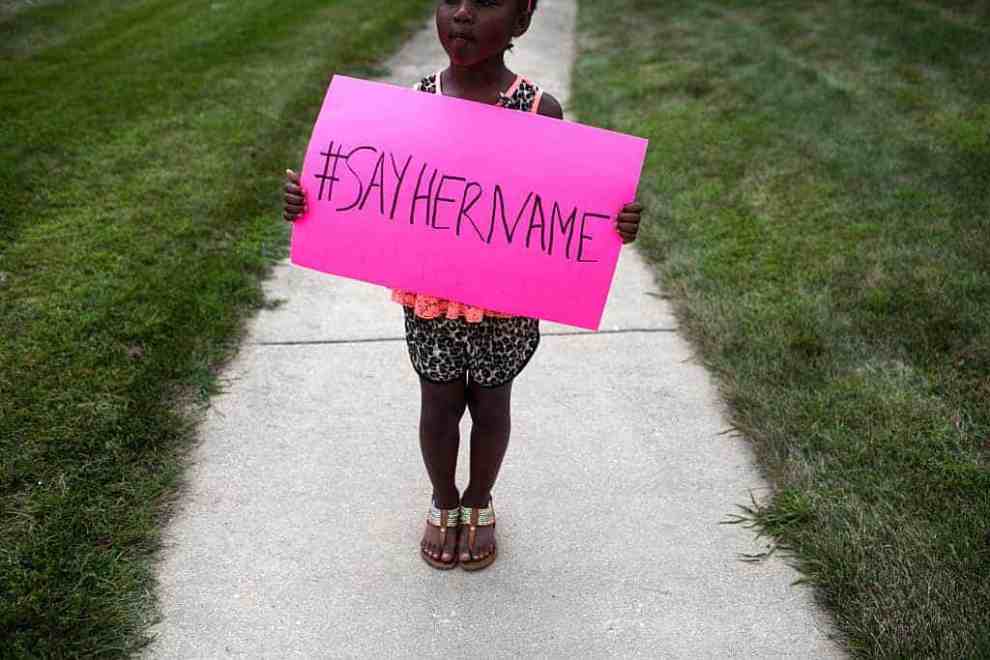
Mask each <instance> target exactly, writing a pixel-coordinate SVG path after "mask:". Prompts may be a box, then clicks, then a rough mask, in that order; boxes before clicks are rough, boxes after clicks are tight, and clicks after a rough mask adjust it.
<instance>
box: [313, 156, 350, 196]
mask: <svg viewBox="0 0 990 660" xmlns="http://www.w3.org/2000/svg"><path fill="white" fill-rule="evenodd" d="M343 153H344V149H343V147H341V146H340V145H337V153H334V152H333V142H332V141H331V142H330V147H329V148H328V149H327V150H326V151H321V152H320V155H321V156H323V174H315V175H314V176H315V177H316V178H317V179H319V180H320V192H319V195H317V200H318V201H321V202H322V201H323V199H324V197H323V195H324V192H326V200H327V201H328V202H329V201H331V200H332V199H333V184H334V183H336V182H338V181H340V179H339V178H337V164H338V163H339V162H340V159H341V158H343V159H344V160H347V158H346V157H344V156H343ZM331 163H333V164H332V165H331Z"/></svg>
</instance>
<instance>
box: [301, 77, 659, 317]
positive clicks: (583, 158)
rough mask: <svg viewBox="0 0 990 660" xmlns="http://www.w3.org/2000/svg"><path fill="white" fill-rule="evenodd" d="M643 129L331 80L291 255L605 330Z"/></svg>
mask: <svg viewBox="0 0 990 660" xmlns="http://www.w3.org/2000/svg"><path fill="white" fill-rule="evenodd" d="M646 147H647V142H646V140H643V139H640V138H636V137H631V136H628V135H623V134H620V133H614V132H610V131H605V130H601V129H597V128H592V127H589V126H584V125H581V124H577V123H573V122H565V121H560V120H557V119H551V118H549V117H543V116H540V115H536V114H533V113H524V112H519V111H509V110H505V109H504V108H499V107H496V106H489V105H485V104H482V103H475V102H472V101H464V100H460V99H454V98H449V97H444V96H437V95H435V94H424V93H423V92H418V91H416V90H413V89H407V88H402V87H396V86H393V85H385V84H381V83H373V82H368V81H364V80H358V79H355V78H348V77H345V76H339V75H338V76H334V78H333V81H332V82H331V84H330V88H329V90H328V91H327V95H326V98H325V99H324V101H323V108H322V110H321V111H320V115H319V119H318V120H317V122H316V126H315V127H314V129H313V135H312V138H311V140H310V143H309V147H308V149H307V151H306V158H305V161H304V162H303V168H302V173H301V179H302V185H303V188H304V189H305V190H306V195H307V203H308V211H307V213H306V215H304V216H303V217H302V218H300V219H298V220H297V221H296V222H295V223H294V225H293V229H292V244H291V262H292V263H293V264H296V265H298V266H302V267H305V268H311V269H314V270H318V271H321V272H325V273H331V274H334V275H340V276H343V277H348V278H353V279H357V280H362V281H364V282H371V283H373V284H379V285H382V286H386V287H394V288H400V289H405V290H408V291H416V292H419V293H425V294H429V295H433V296H438V297H442V298H446V299H449V300H456V301H459V302H462V303H466V304H470V305H474V306H477V307H484V308H487V309H493V310H496V311H500V312H504V313H507V314H514V315H519V316H530V317H535V318H540V319H544V320H548V321H556V322H559V323H564V324H568V325H573V326H577V327H581V328H589V329H593V330H597V329H598V326H599V323H600V322H601V316H602V311H603V310H604V307H605V301H606V299H607V297H608V291H609V288H610V286H611V283H612V277H613V275H614V273H615V266H616V262H617V261H618V256H619V250H620V248H621V247H622V240H621V238H620V237H619V235H618V234H617V233H616V230H615V217H616V215H617V214H618V213H619V211H620V209H621V208H622V206H623V205H624V204H626V203H629V202H631V201H633V200H634V199H635V198H636V187H637V185H638V183H639V177H640V173H641V171H642V167H643V161H644V159H645V156H646Z"/></svg>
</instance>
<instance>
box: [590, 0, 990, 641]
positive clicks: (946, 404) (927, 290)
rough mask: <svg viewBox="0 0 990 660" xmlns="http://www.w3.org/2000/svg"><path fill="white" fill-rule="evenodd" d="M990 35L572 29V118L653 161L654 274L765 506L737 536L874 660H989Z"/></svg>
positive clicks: (934, 17)
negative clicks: (627, 142) (632, 143)
mask: <svg viewBox="0 0 990 660" xmlns="http://www.w3.org/2000/svg"><path fill="white" fill-rule="evenodd" d="M940 5H942V6H940ZM979 11H981V10H980V9H979V7H978V6H977V5H973V7H972V12H979ZM988 18H990V16H986V15H979V14H966V13H964V9H961V8H960V6H958V5H952V4H951V3H948V2H943V3H936V2H918V3H910V4H906V3H891V2H865V3H854V2H852V1H851V0H842V1H841V2H836V3H783V2H772V3H759V2H755V0H754V1H742V0H736V1H732V2H721V3H718V2H686V1H680V2H667V3H644V2H637V1H635V0H616V1H615V2H609V3H607V4H606V3H596V2H591V1H589V0H584V1H583V2H582V3H581V13H580V19H579V22H580V28H579V29H580V35H579V44H580V54H579V58H578V62H577V65H576V69H575V76H574V80H575V90H574V103H573V109H574V111H575V112H576V114H577V116H578V118H579V120H580V121H585V122H587V123H591V124H594V125H598V126H603V127H606V128H612V129H615V130H619V131H628V132H634V133H637V134H639V135H643V136H644V137H647V138H649V139H650V142H651V152H650V157H649V161H648V163H647V167H646V171H645V174H644V180H643V186H642V189H641V195H642V196H643V197H644V199H645V200H646V201H647V202H648V208H650V209H651V210H652V212H653V217H651V218H648V219H647V221H646V226H645V227H644V232H643V234H644V235H643V238H642V241H641V245H640V248H641V249H642V250H643V252H644V253H645V254H646V256H647V257H648V258H649V259H650V260H651V261H652V263H653V264H654V265H655V266H656V269H657V273H658V277H659V279H660V281H661V283H662V285H663V287H664V289H665V290H666V292H667V293H668V294H669V295H671V297H672V298H673V299H674V304H675V309H676V310H677V314H678V316H679V317H680V321H681V327H682V328H684V329H685V330H686V331H687V332H688V333H689V335H690V337H691V339H692V341H693V342H694V343H695V345H697V346H699V348H700V352H701V353H702V355H703V356H704V359H705V361H706V364H707V366H708V367H709V368H710V369H712V370H713V371H714V372H715V373H716V374H717V377H718V380H719V386H720V389H721V392H722V394H723V396H724V398H725V399H726V401H727V402H728V403H729V405H730V408H731V410H732V415H733V420H734V425H735V426H736V428H737V429H738V430H739V431H740V432H742V433H744V434H745V435H746V436H747V437H749V438H750V439H751V440H752V441H753V446H754V448H755V451H756V453H757V457H758V459H759V461H760V463H761V465H762V467H763V468H764V470H765V472H766V474H767V475H768V477H769V478H770V479H771V481H772V483H773V484H774V486H775V489H774V490H775V492H774V494H773V496H772V497H771V498H768V499H767V500H766V501H760V502H742V503H740V506H742V507H745V509H746V510H745V511H743V510H741V511H740V517H738V518H735V519H734V520H735V521H736V522H743V524H748V525H755V526H757V527H758V529H759V530H760V531H761V532H763V533H767V534H769V535H772V536H773V537H774V538H775V539H776V541H777V543H778V544H779V545H778V546H777V547H778V548H782V549H785V550H789V553H790V556H791V557H792V558H793V559H795V560H796V563H797V566H798V567H799V568H800V569H801V570H802V571H803V573H804V574H805V575H806V576H807V577H806V579H807V580H808V581H811V582H813V583H815V584H816V585H817V586H818V588H817V589H816V592H817V594H818V596H819V598H820V600H821V602H822V603H823V604H824V605H826V606H827V607H828V608H829V609H830V610H831V611H832V612H833V613H834V616H835V618H836V620H837V624H838V626H839V627H840V629H841V630H842V631H843V632H844V634H845V636H846V637H847V641H848V644H849V646H850V648H851V649H852V651H853V652H854V653H856V654H857V655H859V656H861V657H876V658H908V657H910V658H922V657H924V658H963V657H966V658H976V657H990V538H988V537H987V534H988V527H990V469H988V462H990V461H988V458H990V456H988V453H990V452H988V450H990V272H988V269H987V268H986V265H987V264H988V263H990V246H988V243H987V241H986V237H987V236H988V235H990V80H988V72H990V20H987V19H988ZM630 35H635V38H633V39H630V38H629V36H630ZM732 520H733V519H730V520H727V521H726V522H732Z"/></svg>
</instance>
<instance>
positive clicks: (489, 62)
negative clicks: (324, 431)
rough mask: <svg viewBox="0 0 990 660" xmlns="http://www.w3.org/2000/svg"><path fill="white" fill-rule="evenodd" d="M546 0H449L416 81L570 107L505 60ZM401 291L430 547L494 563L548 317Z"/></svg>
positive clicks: (549, 107) (515, 105)
mask: <svg viewBox="0 0 990 660" xmlns="http://www.w3.org/2000/svg"><path fill="white" fill-rule="evenodd" d="M536 6H537V0H439V4H438V6H437V10H436V22H437V33H438V36H439V38H440V42H441V43H442V44H443V47H444V50H446V52H447V54H448V56H449V57H450V65H449V66H448V67H447V68H446V69H445V70H443V71H441V72H438V73H434V74H432V75H429V76H426V77H425V78H423V79H422V80H421V81H420V82H419V83H417V85H416V89H418V90H420V91H422V92H426V93H430V94H437V95H444V96H449V97H455V98H460V99H466V100H470V101H476V102H479V103H487V104H491V105H496V106H500V107H503V108H506V109H509V110H520V111H523V112H532V113H538V114H541V115H545V116H548V117H554V118H556V119H563V111H562V110H561V107H560V104H559V103H558V102H557V100H556V99H555V98H553V96H551V95H550V94H547V93H544V92H543V90H541V89H540V88H539V87H538V86H537V85H535V84H534V83H533V82H531V81H530V80H528V79H526V78H525V77H523V76H520V75H517V74H515V73H513V72H512V71H510V70H509V69H508V68H507V67H506V66H505V59H504V56H505V52H506V51H507V50H509V49H510V48H512V43H511V41H512V38H513V37H520V36H522V35H523V34H525V33H526V31H527V30H528V29H529V26H530V21H531V19H532V17H533V13H534V12H535V11H536ZM507 148H512V145H509V146H508V147H507ZM520 148H525V145H521V146H520ZM286 176H287V180H286V183H285V210H284V218H285V219H286V220H288V221H293V220H295V219H297V218H298V217H299V216H300V215H301V214H303V213H304V212H305V210H306V208H305V194H304V191H303V189H302V187H301V183H300V180H299V175H298V174H296V173H295V172H293V171H292V170H288V171H287V173H286ZM641 211H642V208H641V206H640V205H639V204H629V205H626V206H625V207H624V208H623V209H622V210H621V211H620V212H619V213H618V215H617V218H616V229H617V231H618V233H619V234H620V235H621V237H622V240H623V242H625V243H629V242H631V241H632V240H634V239H635V237H636V233H637V231H638V229H639V220H640V213H641ZM392 299H393V300H395V301H396V302H398V303H400V304H402V305H403V310H404V314H405V331H406V340H407V345H408V349H409V356H410V359H411V361H412V365H413V368H414V369H415V370H416V372H417V374H419V377H420V390H421V412H420V424H419V436H420V448H421V450H422V453H423V460H424V462H425V464H426V469H427V472H428V474H429V477H430V481H431V482H432V484H433V497H432V502H431V505H430V510H429V513H428V515H427V517H426V530H425V533H424V536H423V540H422V542H421V547H420V553H421V556H422V558H423V559H424V560H425V561H426V562H427V563H429V564H430V565H431V566H434V567H435V568H440V569H449V568H453V567H454V566H456V565H457V564H458V563H460V564H461V566H462V567H463V568H465V569H466V570H477V569H481V568H484V567H486V566H488V565H490V564H491V563H492V562H493V561H494V560H495V556H496V550H497V547H496V543H495V512H494V509H493V507H492V498H491V491H492V487H493V486H494V485H495V480H496V478H497V476H498V471H499V467H500V466H501V463H502V458H503V457H504V455H505V451H506V448H507V446H508V442H509V430H510V397H511V392H512V383H513V380H514V379H515V377H516V376H518V375H519V373H520V372H521V371H522V370H523V368H524V367H525V366H526V364H527V363H528V362H529V360H530V358H532V356H533V354H534V353H535V351H536V348H537V346H538V344H539V341H540V331H539V321H538V320H537V319H534V318H528V317H522V316H510V315H508V314H504V313H501V312H499V311H497V310H490V309H483V308H479V307H474V306H472V305H469V304H464V303H460V302H456V301H452V300H442V299H438V298H435V297H432V296H427V295H423V294H419V293H416V292H411V291H403V290H394V291H393V292H392ZM466 409H467V410H470V413H471V419H472V422H473V424H472V429H471V467H470V483H469V484H468V487H467V488H466V489H465V491H464V493H463V494H461V493H459V492H458V490H457V486H456V484H455V481H454V477H455V471H456V464H457V453H458V446H459V444H460V437H459V432H458V425H459V422H460V420H461V417H463V415H464V412H465V410H466Z"/></svg>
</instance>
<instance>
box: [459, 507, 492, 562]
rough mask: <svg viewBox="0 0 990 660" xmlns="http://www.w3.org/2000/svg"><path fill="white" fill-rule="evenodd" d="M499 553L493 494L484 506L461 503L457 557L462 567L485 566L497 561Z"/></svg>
mask: <svg viewBox="0 0 990 660" xmlns="http://www.w3.org/2000/svg"><path fill="white" fill-rule="evenodd" d="M497 553H498V545H497V544H496V543H495V509H494V508H493V507H492V499H491V496H490V495H489V497H488V505H487V506H484V507H471V506H466V505H464V504H461V531H460V534H458V539H457V557H458V559H459V560H460V562H461V568H463V569H464V570H467V571H476V570H479V569H482V568H485V567H486V566H489V565H491V563H492V562H493V561H495V556H496V555H497Z"/></svg>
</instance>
